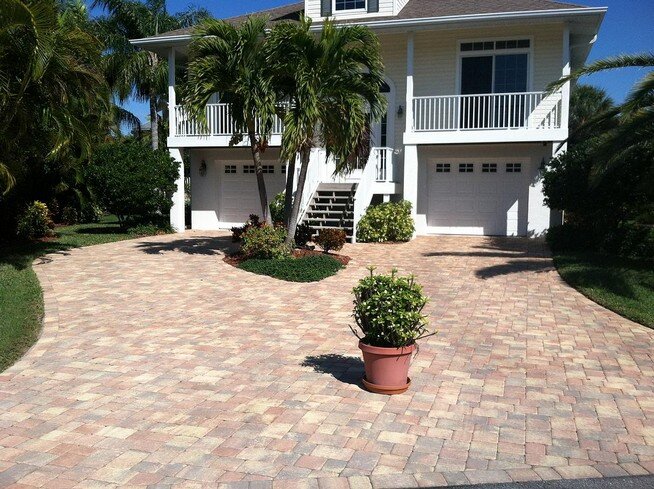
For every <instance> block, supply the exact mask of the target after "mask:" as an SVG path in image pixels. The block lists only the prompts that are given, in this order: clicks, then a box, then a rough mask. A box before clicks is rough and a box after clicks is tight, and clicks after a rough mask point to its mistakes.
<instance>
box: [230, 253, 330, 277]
mask: <svg viewBox="0 0 654 489" xmlns="http://www.w3.org/2000/svg"><path fill="white" fill-rule="evenodd" d="M239 268H241V269H243V270H246V271H248V272H252V273H257V274H259V275H267V276H269V277H274V278H277V279H280V280H285V281H287V282H317V281H319V280H323V279H324V278H327V277H330V276H332V275H334V274H335V273H336V272H338V271H339V270H340V269H342V268H343V265H342V264H341V262H339V261H338V260H336V259H334V258H332V257H331V256H326V255H312V256H304V257H301V258H290V257H288V258H282V259H277V260H262V259H253V260H247V261H244V262H243V263H241V264H240V265H239Z"/></svg>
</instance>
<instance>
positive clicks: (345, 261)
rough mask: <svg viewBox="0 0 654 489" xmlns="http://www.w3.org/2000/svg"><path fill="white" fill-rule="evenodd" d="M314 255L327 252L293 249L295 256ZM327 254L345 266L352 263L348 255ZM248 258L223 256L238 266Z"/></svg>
mask: <svg viewBox="0 0 654 489" xmlns="http://www.w3.org/2000/svg"><path fill="white" fill-rule="evenodd" d="M314 255H320V256H324V255H325V253H323V252H322V251H319V250H308V249H299V248H298V249H295V250H293V258H303V257H305V256H314ZM327 256H330V257H332V258H333V259H334V260H338V261H339V262H341V263H342V264H343V265H344V266H345V265H347V264H348V263H350V260H351V258H350V257H349V256H346V255H336V254H334V253H329V254H327ZM245 260H246V258H245V257H244V256H243V255H241V254H240V253H234V254H232V255H225V257H224V258H223V261H224V262H225V263H227V264H229V265H231V266H233V267H238V266H239V264H241V263H243V262H244V261H245Z"/></svg>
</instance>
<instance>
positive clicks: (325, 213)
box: [133, 0, 606, 236]
mask: <svg viewBox="0 0 654 489" xmlns="http://www.w3.org/2000/svg"><path fill="white" fill-rule="evenodd" d="M261 13H264V14H266V15H269V16H270V18H271V22H276V21H281V20H296V19H299V17H300V15H302V14H305V15H307V16H309V17H311V18H312V19H313V21H314V25H315V27H316V28H317V29H319V28H320V24H321V22H322V21H323V20H324V19H326V18H333V19H335V20H336V21H337V22H339V23H357V24H361V25H366V26H369V27H370V28H371V29H373V30H374V31H375V33H376V34H377V35H378V37H379V39H380V43H381V50H382V55H383V59H384V65H385V82H386V83H385V85H384V86H383V88H382V92H383V93H384V95H385V96H386V98H387V99H388V112H387V114H386V116H385V117H384V118H383V119H382V120H381V121H380V122H379V123H378V124H377V125H376V126H375V127H374V130H373V136H372V150H371V154H370V158H369V160H368V162H367V163H366V164H362V165H361V168H359V169H357V170H355V171H353V172H352V173H351V174H349V175H339V176H334V174H333V171H334V168H335V165H334V162H333V161H329V160H328V159H327V158H326V155H325V152H324V150H321V149H316V150H315V151H314V152H313V154H312V160H311V164H310V167H309V175H308V178H307V184H306V185H307V186H306V188H305V189H304V198H303V202H302V203H301V218H302V219H303V220H304V221H306V222H309V223H310V224H312V225H313V226H314V227H317V228H321V227H342V228H345V229H346V230H347V232H348V235H352V236H354V234H355V233H354V229H356V224H357V222H358V220H359V219H360V217H361V216H362V215H363V213H364V212H365V209H366V208H367V207H368V206H369V205H370V204H371V203H375V202H381V201H389V200H400V199H406V200H409V201H411V202H412V204H413V212H414V219H415V222H416V231H417V234H418V235H423V234H462V235H494V236H495V235H496V236H541V235H543V234H544V233H545V232H546V230H547V229H548V228H549V227H550V225H551V224H553V223H556V222H557V220H559V221H560V216H559V215H558V214H557V213H556V212H553V211H551V210H550V209H549V208H548V207H547V206H546V205H545V203H544V196H543V192H542V179H541V176H542V171H543V169H544V168H545V167H546V165H547V163H548V161H549V160H550V159H551V158H552V157H553V156H554V155H555V154H556V152H557V151H559V150H560V149H559V147H560V145H561V143H562V142H563V141H565V140H566V139H567V137H568V114H569V101H570V85H569V84H567V85H565V86H563V87H562V89H560V90H558V91H556V92H553V93H547V92H546V87H547V85H548V84H549V83H551V82H553V81H555V80H557V79H559V78H561V77H562V76H565V75H567V74H569V73H570V71H571V70H574V69H575V68H577V67H579V66H581V65H583V64H584V62H585V60H586V58H587V56H588V54H589V52H590V50H591V48H592V46H593V43H594V42H595V40H596V38H597V33H598V30H599V27H600V25H601V22H602V20H603V18H604V15H605V13H606V9H605V8H589V7H582V6H578V5H572V4H567V3H560V2H555V1H552V0H487V1H483V2H482V1H478V0H306V1H305V2H302V3H294V4H290V5H287V6H283V7H279V8H275V9H270V10H267V11H263V12H261ZM243 18H244V17H239V18H234V19H230V21H233V22H239V21H242V20H243ZM190 40H191V32H190V31H189V30H180V31H174V32H170V33H165V34H162V35H160V36H156V37H151V38H147V39H139V40H134V41H133V42H134V44H136V45H139V46H140V47H142V48H144V49H149V50H152V51H155V52H158V53H160V54H163V55H166V56H167V57H168V60H169V65H170V76H169V85H170V90H169V104H170V110H169V118H170V120H169V127H170V134H169V137H168V146H169V148H170V152H171V154H172V155H173V157H175V158H176V159H177V160H178V161H180V163H181V159H182V155H186V156H187V157H189V158H190V164H191V205H192V212H191V222H190V223H185V222H184V192H183V191H182V190H180V191H178V192H177V194H176V195H175V198H174V206H173V210H172V214H171V222H172V224H173V227H174V228H175V229H177V230H183V229H184V228H185V226H186V225H187V224H190V226H191V228H192V229H202V230H208V229H224V228H229V227H231V226H233V225H237V224H241V223H242V222H243V221H245V219H247V216H248V215H249V214H252V213H257V211H258V209H259V204H258V193H257V188H256V182H255V175H254V167H253V166H252V161H251V156H250V153H249V149H248V148H247V147H245V146H233V147H230V139H231V136H232V133H233V131H232V126H231V117H230V107H229V105H227V104H223V103H220V101H219V100H218V99H217V98H216V100H215V103H210V104H209V105H208V106H207V109H206V110H207V119H208V121H209V124H208V126H209V127H208V130H207V129H204V128H201V127H200V126H199V125H198V124H196V123H195V122H194V121H193V120H192V119H191V118H189V117H188V116H187V113H186V111H185V109H184V107H183V106H181V105H178V104H177V102H176V96H175V84H176V79H175V66H176V65H179V64H180V63H185V62H186V59H187V52H188V45H189V43H190ZM282 131H283V125H282V123H281V121H277V122H276V124H275V127H274V129H273V136H272V138H271V141H270V146H269V148H268V149H267V151H266V152H265V153H264V155H263V159H264V173H265V179H266V183H267V188H268V194H269V196H272V195H275V194H276V193H278V192H281V191H282V190H283V189H284V185H285V181H286V167H285V166H284V165H283V164H282V163H281V162H280V161H279V158H278V157H279V146H280V144H281V134H282ZM296 180H297V179H296ZM182 182H183V164H180V177H179V182H178V183H180V185H178V186H179V188H180V189H183V184H181V183H182Z"/></svg>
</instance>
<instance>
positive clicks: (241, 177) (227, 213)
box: [220, 163, 286, 223]
mask: <svg viewBox="0 0 654 489" xmlns="http://www.w3.org/2000/svg"><path fill="white" fill-rule="evenodd" d="M263 168H264V179H265V181H266V192H267V193H268V199H269V200H270V199H272V198H273V197H274V196H275V195H277V194H278V193H279V192H281V191H282V190H284V186H285V184H286V175H285V173H283V168H282V166H281V165H279V164H276V165H275V164H266V165H263ZM220 176H221V184H220V220H221V221H222V222H229V223H242V222H245V221H246V220H247V218H248V216H249V215H250V214H257V215H261V205H260V203H259V190H258V187H257V176H256V173H255V170H254V165H251V164H243V163H226V164H224V165H223V168H222V174H221V175H220Z"/></svg>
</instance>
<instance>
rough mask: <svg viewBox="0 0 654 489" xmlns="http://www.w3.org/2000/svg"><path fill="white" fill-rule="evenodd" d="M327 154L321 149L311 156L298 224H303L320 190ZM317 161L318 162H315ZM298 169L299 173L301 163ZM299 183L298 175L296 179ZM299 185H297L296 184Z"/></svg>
mask: <svg viewBox="0 0 654 489" xmlns="http://www.w3.org/2000/svg"><path fill="white" fill-rule="evenodd" d="M323 154H326V153H325V151H324V150H322V149H320V150H318V151H316V152H314V153H312V154H311V158H310V159H309V167H308V168H307V180H306V182H305V185H304V192H302V200H301V201H300V213H299V214H298V219H297V222H298V223H299V222H302V220H303V219H304V216H305V214H306V213H307V211H308V210H309V206H310V205H311V201H312V200H313V196H314V194H315V193H316V191H317V190H318V186H319V185H320V180H321V167H322V156H323ZM314 160H317V161H314ZM296 165H297V166H296V168H297V171H298V173H299V166H300V164H299V161H298V162H297V163H296ZM295 181H296V182H297V175H296V177H295ZM296 185H297V183H296Z"/></svg>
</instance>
